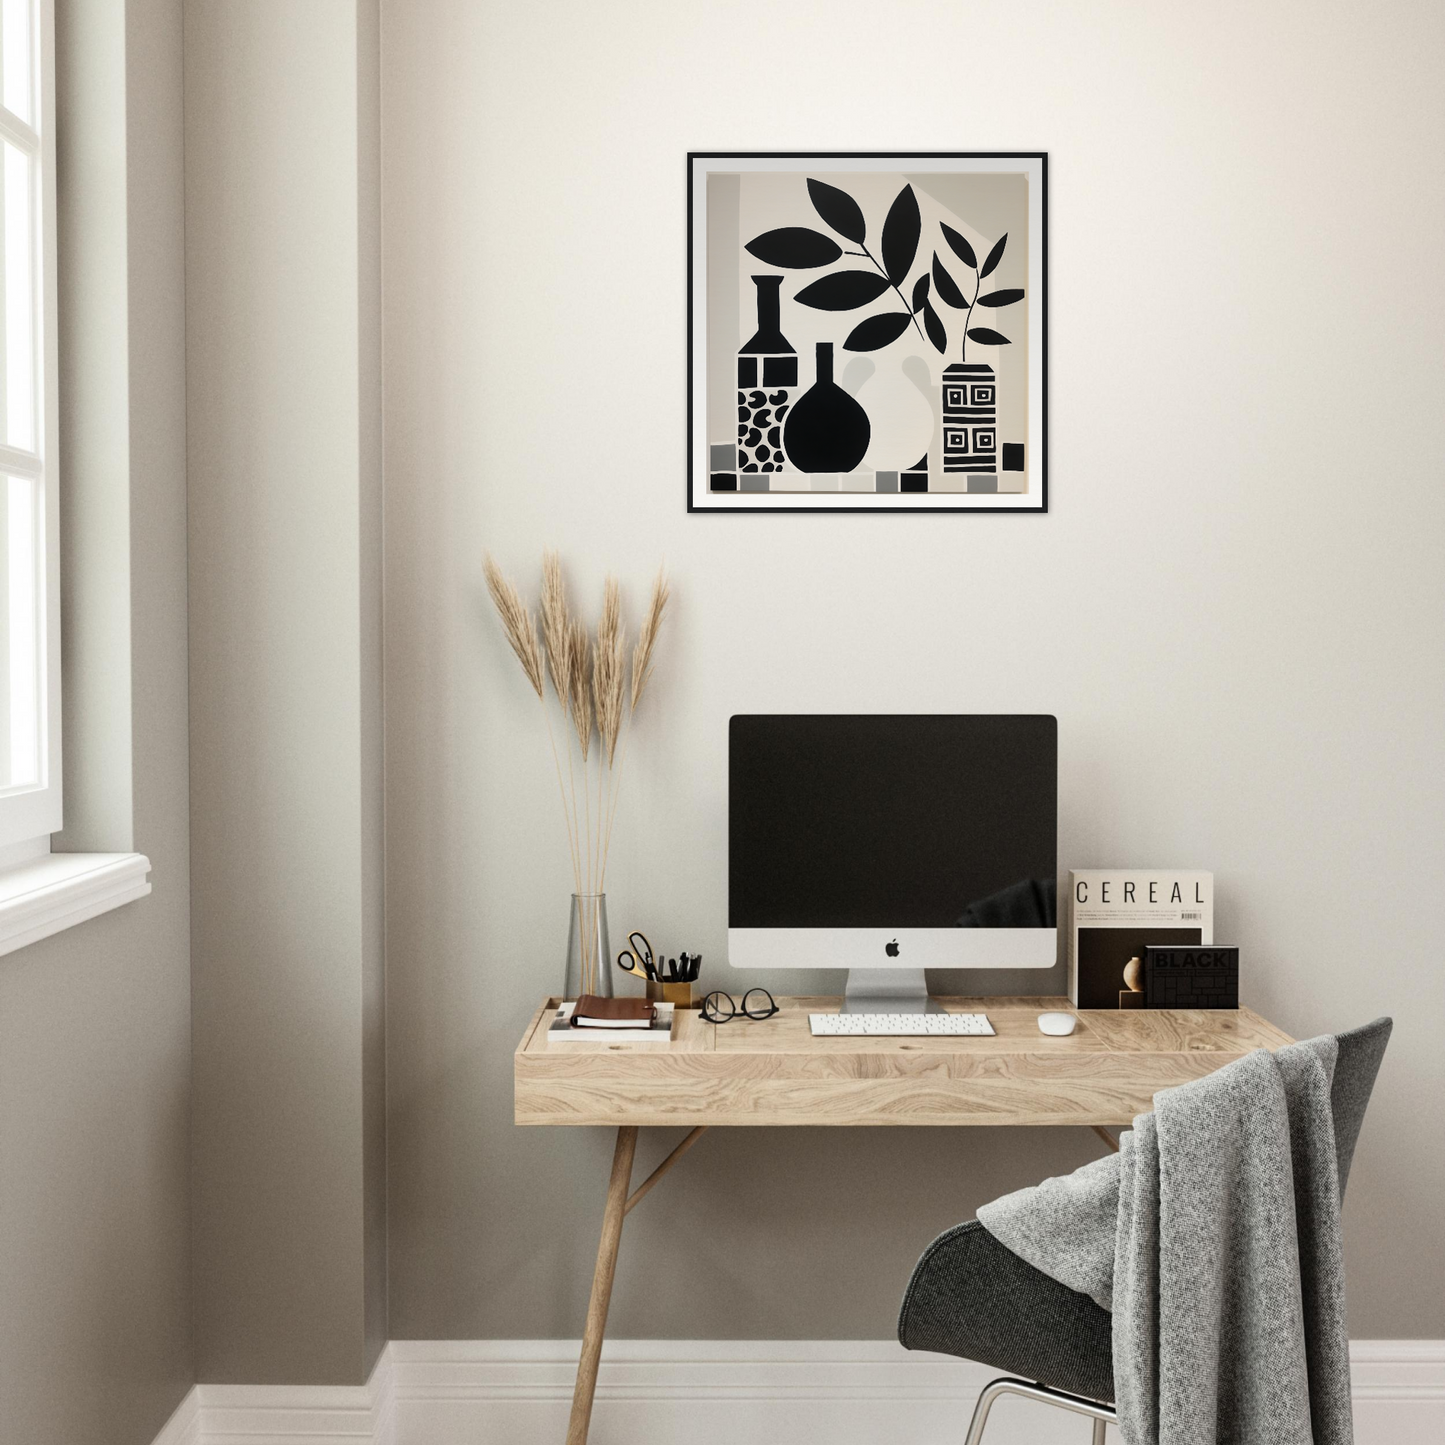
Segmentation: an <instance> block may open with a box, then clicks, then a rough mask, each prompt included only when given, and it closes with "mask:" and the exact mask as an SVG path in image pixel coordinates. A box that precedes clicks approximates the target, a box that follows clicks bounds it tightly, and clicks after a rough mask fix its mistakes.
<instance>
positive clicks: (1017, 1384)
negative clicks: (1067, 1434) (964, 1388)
mask: <svg viewBox="0 0 1445 1445" xmlns="http://www.w3.org/2000/svg"><path fill="white" fill-rule="evenodd" d="M1000 1395H1022V1396H1023V1397H1024V1399H1026V1400H1039V1401H1041V1402H1042V1403H1043V1404H1045V1405H1053V1406H1055V1407H1056V1408H1057V1409H1060V1410H1071V1411H1073V1413H1074V1414H1076V1415H1087V1416H1088V1417H1089V1418H1090V1419H1091V1420H1092V1421H1093V1422H1094V1445H1104V1430H1105V1428H1106V1427H1107V1426H1108V1424H1109V1423H1110V1422H1111V1421H1114V1420H1117V1419H1118V1418H1119V1416H1118V1413H1117V1412H1116V1411H1115V1409H1114V1407H1113V1406H1112V1405H1104V1404H1101V1403H1100V1402H1099V1401H1098V1400H1086V1399H1085V1398H1084V1397H1083V1396H1082V1395H1070V1394H1068V1393H1067V1392H1065V1391H1063V1390H1051V1389H1050V1388H1049V1387H1048V1386H1047V1385H1035V1384H1031V1383H1030V1382H1029V1381H1028V1380H1014V1379H1010V1378H1009V1377H1008V1376H1005V1377H1004V1378H1003V1379H1001V1380H993V1381H991V1382H990V1383H989V1384H987V1385H985V1386H984V1387H983V1393H982V1394H981V1395H980V1396H979V1397H978V1404H977V1405H975V1406H974V1407H973V1420H972V1421H971V1422H970V1424H969V1427H968V1437H967V1439H966V1440H965V1441H964V1445H979V1441H980V1440H982V1439H983V1428H984V1426H985V1425H987V1424H988V1412H989V1411H990V1410H992V1409H993V1402H994V1401H995V1400H997V1399H998V1397H999V1396H1000Z"/></svg>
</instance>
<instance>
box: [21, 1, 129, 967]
mask: <svg viewBox="0 0 1445 1445" xmlns="http://www.w3.org/2000/svg"><path fill="white" fill-rule="evenodd" d="M0 3H3V0H0ZM28 3H29V7H30V26H31V31H30V44H31V46H32V52H31V72H30V83H31V103H30V111H31V114H32V115H33V116H35V117H36V120H37V125H35V126H31V125H28V124H27V123H26V122H25V121H24V120H22V119H21V118H20V117H19V116H17V115H14V114H13V113H12V112H10V111H9V110H7V109H5V107H4V105H3V89H0V138H3V139H4V140H5V141H9V142H10V143H11V144H12V145H15V146H17V147H18V148H19V149H21V150H22V151H24V152H26V153H27V154H28V155H29V156H30V157H31V171H30V184H31V197H30V213H31V217H32V225H33V226H34V232H33V234H32V237H31V255H32V257H33V258H34V274H33V276H32V278H31V284H32V286H33V287H34V288H35V290H34V293H33V298H32V299H33V300H35V301H38V303H39V304H38V306H37V307H36V309H35V312H34V316H35V319H36V322H37V324H36V326H35V327H34V328H33V338H32V345H33V346H34V347H35V348H36V350H37V352H38V356H37V357H36V364H35V367H34V376H35V379H36V390H37V393H38V395H37V396H36V398H35V406H36V415H35V436H36V439H37V443H38V445H37V449H36V452H35V454H34V455H32V454H30V453H29V452H25V451H20V450H17V449H16V448H14V447H11V446H8V445H5V444H3V443H0V476H5V475H14V476H23V477H31V478H34V479H35V482H36V488H37V491H38V505H37V507H36V514H37V518H38V522H39V525H40V526H42V527H43V528H44V534H45V535H44V546H43V548H39V547H38V548H37V549H36V551H37V557H36V567H37V573H38V576H37V586H36V592H37V598H38V599H39V605H38V606H37V613H38V623H39V626H38V632H39V636H38V638H37V655H38V658H39V659H40V663H41V666H42V667H43V668H44V677H43V678H42V679H41V680H40V687H39V718H38V726H39V753H40V758H39V764H40V766H39V770H38V772H39V781H38V783H37V784H35V785H32V786H29V787H22V788H17V789H13V790H11V789H7V790H5V792H3V793H0V954H6V953H10V952H13V951H14V950H15V949H17V948H23V947H25V946H26V945H27V944H30V943H36V942H38V941H39V940H40V939H42V938H47V937H49V936H50V935H51V934H53V933H59V932H60V931H61V930H62V929H65V928H70V927H72V926H73V925H75V924H77V923H83V922H84V921H85V920H86V919H89V918H94V917H96V916H97V915H98V914H101V913H107V912H109V911H110V910H111V909H113V908H119V907H120V906H121V905H122V904H123V903H129V902H131V901H133V900H134V899H137V898H144V897H145V895H146V894H148V893H149V892H150V891H151V885H150V860H149V859H148V858H146V857H145V856H144V855H143V854H140V853H53V852H51V848H50V842H51V837H50V835H51V834H52V833H57V832H59V831H60V828H61V825H62V821H63V816H64V814H63V797H62V790H61V750H60V687H61V675H60V497H59V492H60V485H59V468H58V466H57V459H58V457H59V454H60V444H59V436H60V420H59V416H60V412H59V404H58V377H59V366H58V363H57V359H56V336H57V332H58V329H59V297H58V295H57V288H56V235H55V232H56V195H55V6H54V0H28Z"/></svg>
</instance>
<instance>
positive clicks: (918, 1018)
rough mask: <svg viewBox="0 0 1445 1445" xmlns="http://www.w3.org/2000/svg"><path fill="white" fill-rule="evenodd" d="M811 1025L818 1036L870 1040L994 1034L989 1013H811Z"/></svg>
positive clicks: (809, 1020) (809, 1019) (809, 1021)
mask: <svg viewBox="0 0 1445 1445" xmlns="http://www.w3.org/2000/svg"><path fill="white" fill-rule="evenodd" d="M808 1024H809V1027H811V1029H812V1031H813V1032H814V1033H815V1034H827V1035H852V1036H853V1037H867V1038H873V1037H879V1038H883V1037H896V1038H910V1039H912V1038H932V1037H934V1036H935V1035H937V1036H940V1037H946V1036H950V1035H958V1034H991V1033H993V1025H992V1024H991V1023H989V1021H988V1016H987V1015H986V1014H809V1015H808Z"/></svg>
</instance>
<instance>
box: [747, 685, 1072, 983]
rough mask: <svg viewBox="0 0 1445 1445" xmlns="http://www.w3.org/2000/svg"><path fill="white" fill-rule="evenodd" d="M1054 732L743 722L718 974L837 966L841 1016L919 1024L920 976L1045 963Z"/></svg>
mask: <svg viewBox="0 0 1445 1445" xmlns="http://www.w3.org/2000/svg"><path fill="white" fill-rule="evenodd" d="M1057 834H1058V724H1057V722H1056V720H1055V719H1054V718H1052V717H1048V716H1042V715H1023V716H1011V715H971V714H958V715H952V714H942V715H905V716H885V715H860V716H830V715H804V716H798V715H793V716H781V715H773V716H767V715H752V714H750V715H739V716H736V717H734V718H733V719H732V720H731V724H730V729H729V738H728V960H729V962H730V963H732V965H733V966H734V967H736V968H846V969H847V970H848V986H847V993H846V996H845V1003H844V1008H845V1010H857V1011H860V1012H881V1011H887V1012H907V1011H913V1012H917V1011H920V1010H926V1009H927V1008H928V1006H929V1004H928V989H927V985H926V984H925V982H924V975H923V970H924V969H925V968H1048V967H1050V966H1051V965H1052V964H1053V963H1054V960H1055V956H1056V953H1057V929H1056V906H1055V872H1056V864H1057V859H1056V850H1057Z"/></svg>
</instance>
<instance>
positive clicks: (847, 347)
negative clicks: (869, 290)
mask: <svg viewBox="0 0 1445 1445" xmlns="http://www.w3.org/2000/svg"><path fill="white" fill-rule="evenodd" d="M912 320H913V317H912V315H911V314H910V313H909V312H907V311H885V312H884V313H883V314H882V315H881V316H869V317H867V318H865V319H864V320H862V321H860V322H859V323H858V324H857V325H856V326H855V327H854V328H853V329H852V331H850V332H849V333H848V339H847V340H846V341H845V342H844V343H843V349H844V351H877V350H879V349H880V348H882V347H884V346H887V345H888V344H889V343H890V342H892V341H897V340H898V338H899V337H900V336H902V335H903V333H904V332H905V331H907V330H908V323H909V322H910V321H912ZM915 324H916V323H915Z"/></svg>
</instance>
